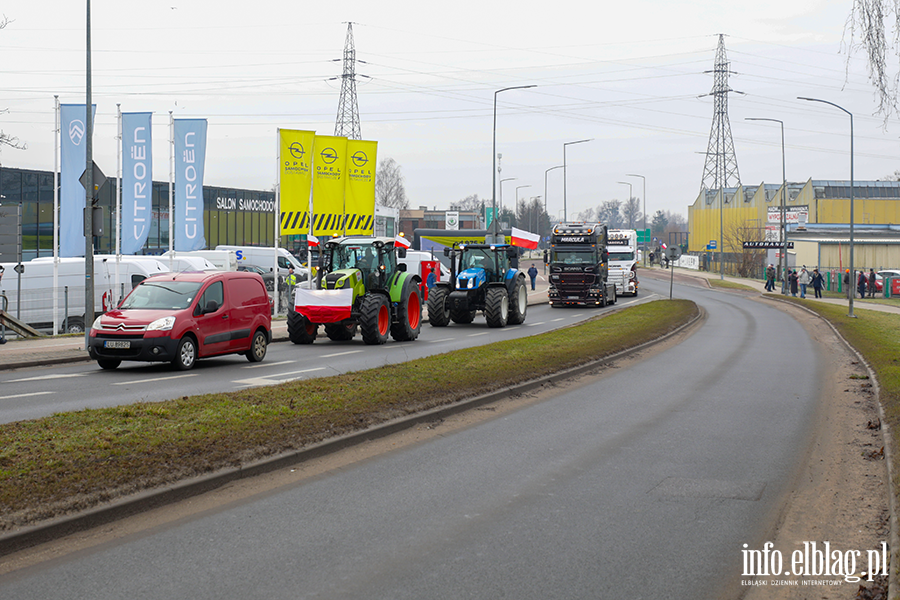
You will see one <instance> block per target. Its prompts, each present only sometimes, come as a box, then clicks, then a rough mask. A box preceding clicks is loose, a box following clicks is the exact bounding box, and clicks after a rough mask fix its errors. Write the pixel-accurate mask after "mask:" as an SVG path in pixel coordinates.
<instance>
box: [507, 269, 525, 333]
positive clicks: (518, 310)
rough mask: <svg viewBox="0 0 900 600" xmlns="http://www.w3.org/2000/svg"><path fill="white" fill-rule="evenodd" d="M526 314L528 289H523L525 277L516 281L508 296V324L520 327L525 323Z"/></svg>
mask: <svg viewBox="0 0 900 600" xmlns="http://www.w3.org/2000/svg"><path fill="white" fill-rule="evenodd" d="M527 312H528V289H527V288H526V287H525V277H524V276H521V277H519V278H518V279H516V284H515V286H513V290H512V292H511V293H510V294H509V324H510V325H521V324H522V323H524V322H525V314H526V313H527Z"/></svg>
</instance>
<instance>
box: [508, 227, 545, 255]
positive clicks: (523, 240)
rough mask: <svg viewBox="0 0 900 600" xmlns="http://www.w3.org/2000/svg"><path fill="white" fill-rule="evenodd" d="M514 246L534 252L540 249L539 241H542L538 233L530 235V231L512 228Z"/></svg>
mask: <svg viewBox="0 0 900 600" xmlns="http://www.w3.org/2000/svg"><path fill="white" fill-rule="evenodd" d="M511 237H512V245H513V246H518V247H520V248H528V249H531V250H534V249H535V248H537V247H538V240H540V239H541V236H539V235H538V234H536V233H529V232H528V231H522V230H521V229H516V228H515V227H513V228H512V234H511Z"/></svg>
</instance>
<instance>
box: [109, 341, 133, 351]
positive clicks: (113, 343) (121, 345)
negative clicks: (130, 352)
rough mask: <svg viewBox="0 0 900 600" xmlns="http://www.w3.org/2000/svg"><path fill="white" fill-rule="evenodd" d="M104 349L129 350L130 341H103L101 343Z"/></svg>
mask: <svg viewBox="0 0 900 600" xmlns="http://www.w3.org/2000/svg"><path fill="white" fill-rule="evenodd" d="M103 347H104V348H124V349H126V350H127V349H128V348H131V341H129V340H104V341H103Z"/></svg>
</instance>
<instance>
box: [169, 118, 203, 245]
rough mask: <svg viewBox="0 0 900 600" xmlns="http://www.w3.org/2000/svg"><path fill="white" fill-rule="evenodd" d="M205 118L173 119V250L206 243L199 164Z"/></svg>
mask: <svg viewBox="0 0 900 600" xmlns="http://www.w3.org/2000/svg"><path fill="white" fill-rule="evenodd" d="M206 128H207V123H206V119H175V223H174V226H175V239H174V241H175V250H176V251H177V252H190V251H192V250H200V249H202V248H205V247H206V238H205V236H204V231H203V167H204V164H205V162H206Z"/></svg>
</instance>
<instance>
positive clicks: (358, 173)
mask: <svg viewBox="0 0 900 600" xmlns="http://www.w3.org/2000/svg"><path fill="white" fill-rule="evenodd" d="M377 151H378V142H371V141H367V140H348V141H347V181H346V188H345V192H344V213H345V214H346V218H347V221H346V232H347V235H352V234H359V235H374V233H375V165H376V164H377V161H376V154H377Z"/></svg>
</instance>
